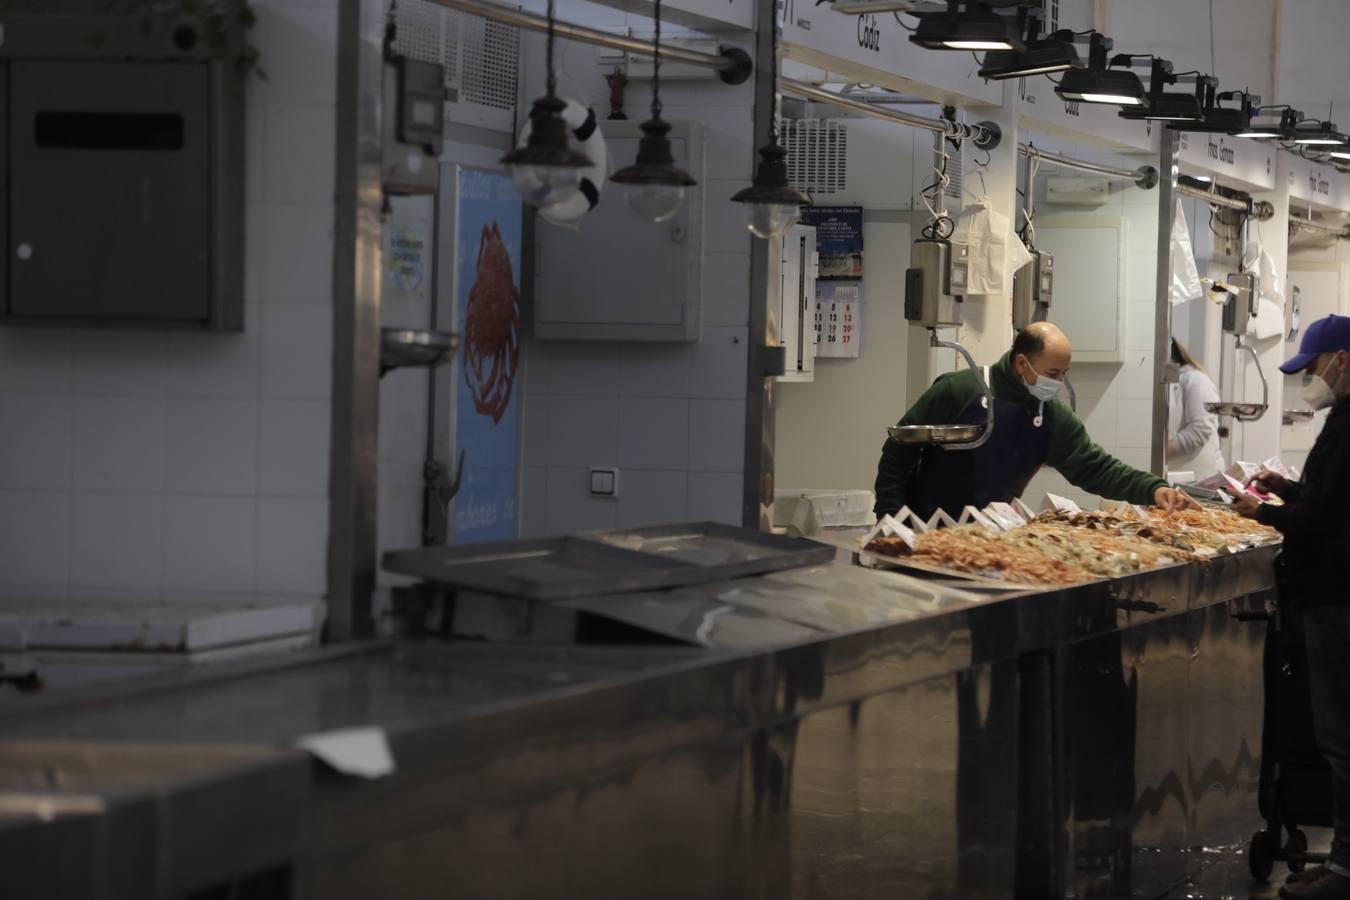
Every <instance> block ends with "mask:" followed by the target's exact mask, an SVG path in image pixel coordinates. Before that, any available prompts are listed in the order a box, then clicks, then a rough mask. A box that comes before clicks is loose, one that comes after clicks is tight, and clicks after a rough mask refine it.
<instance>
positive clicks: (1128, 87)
mask: <svg viewBox="0 0 1350 900" xmlns="http://www.w3.org/2000/svg"><path fill="white" fill-rule="evenodd" d="M1113 43H1114V42H1113V41H1112V40H1111V39H1110V38H1109V37H1107V36H1106V35H1104V34H1093V35H1092V41H1091V43H1090V44H1089V46H1088V64H1087V68H1085V69H1070V70H1069V71H1067V72H1065V73H1064V77H1063V78H1062V79H1060V82H1059V84H1057V85H1056V86H1055V93H1056V94H1059V96H1061V97H1063V98H1064V99H1065V100H1077V101H1079V102H1082V103H1106V104H1112V105H1115V106H1143V105H1145V104H1146V103H1148V97H1147V95H1146V93H1145V91H1144V83H1143V82H1142V81H1140V80H1139V76H1138V75H1136V74H1134V73H1133V72H1131V71H1130V70H1129V69H1118V68H1111V67H1110V66H1108V65H1107V64H1106V53H1107V51H1109V50H1110V49H1111V47H1112V45H1113Z"/></svg>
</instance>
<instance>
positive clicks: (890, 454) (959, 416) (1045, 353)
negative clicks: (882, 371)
mask: <svg viewBox="0 0 1350 900" xmlns="http://www.w3.org/2000/svg"><path fill="white" fill-rule="evenodd" d="M1072 356H1073V347H1072V346H1071V345H1070V344H1069V339H1068V338H1067V337H1065V336H1064V332H1062V331H1060V330H1059V329H1058V328H1056V327H1055V326H1054V325H1051V324H1050V323H1049V322H1037V323H1035V324H1033V325H1030V326H1028V327H1027V328H1025V329H1023V330H1022V331H1020V332H1018V334H1017V337H1016V338H1014V339H1013V345H1012V350H1011V351H1009V352H1008V353H1005V354H1004V355H1003V358H1002V359H1000V360H999V361H998V362H997V363H995V364H994V365H993V366H992V367H991V368H990V371H989V378H988V380H989V382H990V386H991V387H992V389H993V395H994V433H993V436H992V437H990V439H989V440H988V441H986V442H985V443H984V445H983V446H980V447H978V448H976V449H974V450H947V449H945V448H943V447H940V446H938V445H934V444H901V443H899V442H897V441H892V440H887V441H886V443H885V444H884V445H882V448H881V461H880V462H878V463H877V481H876V496H877V502H876V507H875V509H876V513H877V515H878V516H880V515H883V514H888V515H889V514H894V513H895V512H896V511H897V510H898V509H900V507H902V506H908V507H909V508H910V509H911V510H913V511H914V512H915V513H917V514H918V515H919V516H920V517H922V518H924V519H927V518H928V517H929V516H931V515H932V514H933V511H934V510H937V509H943V510H946V511H947V512H948V513H950V514H951V515H952V516H953V517H955V516H956V515H958V514H959V513H960V512H961V510H962V509H964V508H965V507H966V506H974V507H976V508H977V509H982V508H984V507H985V506H987V505H988V504H990V503H992V502H995V501H999V500H1002V501H1005V502H1007V501H1010V500H1012V499H1013V498H1015V497H1020V496H1021V495H1022V492H1023V491H1025V490H1026V487H1027V484H1028V482H1030V481H1031V478H1032V476H1034V475H1035V474H1036V472H1037V470H1038V469H1040V467H1041V466H1044V465H1048V466H1050V467H1051V468H1053V469H1056V470H1058V471H1059V473H1060V474H1061V475H1063V476H1064V477H1065V478H1067V479H1068V480H1069V482H1070V483H1071V484H1073V485H1075V486H1076V487H1079V488H1081V489H1082V490H1084V491H1087V492H1088V493H1091V494H1097V495H1099V496H1101V497H1105V498H1107V499H1110V500H1128V501H1129V502H1131V503H1139V504H1145V505H1147V504H1156V505H1158V506H1161V507H1163V508H1165V509H1169V510H1171V509H1179V508H1182V507H1187V506H1195V505H1196V504H1195V501H1193V500H1191V498H1190V497H1188V496H1186V495H1185V494H1183V493H1181V492H1180V491H1177V490H1175V489H1173V488H1170V487H1168V486H1167V482H1165V481H1163V480H1162V479H1161V478H1159V477H1158V476H1156V475H1152V474H1150V473H1148V472H1141V471H1140V470H1138V469H1136V468H1133V467H1132V466H1128V465H1126V464H1125V463H1123V462H1121V461H1120V460H1118V459H1116V458H1115V457H1113V456H1112V455H1111V454H1109V453H1107V452H1106V451H1105V450H1103V449H1102V448H1101V447H1099V446H1097V445H1096V444H1094V443H1093V442H1092V440H1091V438H1089V437H1088V435H1087V431H1086V429H1084V428H1083V423H1082V422H1081V421H1080V420H1079V418H1078V416H1076V415H1074V413H1073V410H1071V409H1069V407H1068V406H1067V405H1066V404H1064V403H1062V402H1061V401H1060V400H1059V399H1058V397H1059V394H1060V391H1061V390H1062V389H1063V387H1064V376H1065V375H1066V374H1067V373H1068V371H1069V362H1070V360H1071V358H1072ZM984 402H985V401H984V398H983V397H982V396H981V395H980V393H979V385H978V384H977V382H976V380H975V373H974V372H972V371H970V370H969V369H963V370H962V371H960V372H954V373H951V374H947V375H943V376H941V377H940V378H938V380H937V381H935V382H934V383H933V386H932V387H930V388H929V389H928V390H927V391H926V392H924V395H923V396H922V397H920V398H919V401H918V402H917V403H915V404H914V406H913V408H912V409H910V411H909V412H907V413H905V416H904V418H902V419H901V420H900V424H901V425H945V424H955V423H969V424H977V423H982V422H983V421H984V420H985V410H986V407H985V405H984Z"/></svg>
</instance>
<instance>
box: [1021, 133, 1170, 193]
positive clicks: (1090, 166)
mask: <svg viewBox="0 0 1350 900" xmlns="http://www.w3.org/2000/svg"><path fill="white" fill-rule="evenodd" d="M1017 153H1018V154H1019V155H1020V156H1025V157H1026V158H1027V159H1028V160H1033V159H1034V160H1038V161H1040V162H1045V163H1050V164H1052V165H1056V166H1063V167H1064V168H1066V169H1077V170H1078V171H1080V172H1092V173H1095V174H1097V175H1107V176H1109V177H1111V178H1124V179H1127V180H1129V181H1133V182H1134V183H1135V185H1136V186H1138V187H1141V188H1143V189H1144V190H1149V189H1150V188H1152V187H1154V186H1155V185H1157V183H1158V170H1157V169H1155V168H1153V167H1152V166H1140V167H1139V168H1137V169H1119V168H1116V167H1114V166H1103V165H1098V164H1097V163H1093V162H1087V161H1085V160H1081V159H1074V158H1073V157H1071V156H1060V155H1059V154H1058V153H1047V152H1045V151H1044V150H1041V149H1040V148H1038V147H1037V146H1036V145H1035V144H1030V143H1028V144H1018V145H1017ZM1030 190H1031V189H1030V188H1028V191H1030ZM1027 201H1028V203H1034V202H1035V201H1034V200H1033V199H1032V196H1031V194H1030V193H1028V195H1027Z"/></svg>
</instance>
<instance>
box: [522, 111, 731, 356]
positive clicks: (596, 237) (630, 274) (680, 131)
mask: <svg viewBox="0 0 1350 900" xmlns="http://www.w3.org/2000/svg"><path fill="white" fill-rule="evenodd" d="M600 128H601V132H602V133H603V134H604V136H605V142H606V144H607V146H608V148H609V156H610V160H611V166H613V167H615V168H617V167H619V166H626V165H628V164H629V163H630V162H631V161H632V160H634V159H636V158H637V150H638V139H639V138H640V137H641V136H642V133H641V132H640V131H639V130H638V124H637V123H636V122H611V121H608V120H604V121H602V122H601V123H600ZM670 143H671V152H672V155H673V156H674V157H675V162H676V164H677V165H679V166H681V167H683V168H684V169H685V171H687V172H688V173H689V174H690V175H692V176H693V177H694V179H695V180H696V181H697V182H698V186H697V187H692V188H690V189H689V191H688V195H687V196H686V198H685V201H684V204H683V205H682V206H681V207H680V211H679V212H677V213H676V214H675V215H674V216H673V217H671V218H669V219H667V220H666V221H664V222H657V223H655V224H653V223H651V222H646V221H644V220H642V219H640V218H638V216H637V214H636V213H634V212H633V211H632V210H631V209H629V208H628V205H627V204H626V203H624V199H623V190H622V188H621V187H620V185H617V184H615V183H614V182H612V181H609V180H608V179H606V180H605V184H604V187H602V188H601V190H600V202H599V203H598V204H597V205H596V207H595V208H594V209H593V210H591V211H590V212H589V213H587V214H586V216H585V217H584V218H582V219H581V221H580V222H578V223H577V227H576V229H575V230H573V229H570V228H563V227H559V226H557V225H551V224H549V223H548V222H544V221H541V220H539V219H538V218H537V217H536V218H535V220H534V224H533V230H534V240H533V244H534V255H533V272H531V273H530V274H528V275H527V277H526V283H527V284H530V285H532V286H533V307H534V334H535V337H538V338H541V339H545V340H549V339H555V340H577V341H580V340H587V341H696V340H698V338H699V328H700V323H701V321H702V306H703V191H704V185H705V184H706V183H707V182H706V179H705V177H704V165H703V156H704V133H703V129H702V127H701V126H699V125H697V124H693V123H688V122H679V123H673V127H672V128H671V131H670Z"/></svg>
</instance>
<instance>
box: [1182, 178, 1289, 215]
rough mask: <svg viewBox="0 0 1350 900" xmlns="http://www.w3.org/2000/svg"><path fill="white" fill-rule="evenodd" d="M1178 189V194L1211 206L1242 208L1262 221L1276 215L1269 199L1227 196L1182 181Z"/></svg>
mask: <svg viewBox="0 0 1350 900" xmlns="http://www.w3.org/2000/svg"><path fill="white" fill-rule="evenodd" d="M1176 190H1177V193H1178V194H1184V195H1186V196H1187V197H1194V198H1195V199H1197V200H1204V201H1205V202H1206V203H1208V204H1209V205H1210V206H1223V207H1226V208H1228V209H1237V210H1241V211H1242V212H1245V213H1247V214H1248V215H1250V216H1253V217H1255V218H1256V219H1257V220H1259V221H1261V222H1265V221H1267V220H1269V219H1271V218H1273V217H1274V216H1275V207H1274V206H1272V205H1271V204H1270V202H1269V201H1267V200H1252V199H1251V198H1250V197H1248V198H1247V199H1245V200H1244V199H1242V198H1240V197H1226V196H1224V195H1223V194H1220V193H1219V192H1218V191H1215V190H1213V189H1212V188H1211V189H1210V190H1204V189H1202V188H1197V187H1192V186H1191V185H1189V184H1182V183H1178V184H1177V188H1176Z"/></svg>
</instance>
